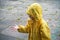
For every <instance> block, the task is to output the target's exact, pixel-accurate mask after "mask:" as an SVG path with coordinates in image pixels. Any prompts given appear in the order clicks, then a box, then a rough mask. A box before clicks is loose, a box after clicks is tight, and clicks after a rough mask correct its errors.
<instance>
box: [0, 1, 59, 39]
mask: <svg viewBox="0 0 60 40" xmlns="http://www.w3.org/2000/svg"><path fill="white" fill-rule="evenodd" d="M35 2H36V3H39V4H41V6H42V8H43V18H44V19H45V20H46V21H47V23H48V24H49V28H50V30H51V40H60V18H59V17H60V0H0V40H27V38H28V34H26V33H19V32H17V31H12V30H11V29H10V26H13V25H15V24H17V25H19V24H21V25H24V26H25V25H26V23H27V19H28V15H27V14H26V9H27V7H28V6H29V5H30V4H32V3H35Z"/></svg>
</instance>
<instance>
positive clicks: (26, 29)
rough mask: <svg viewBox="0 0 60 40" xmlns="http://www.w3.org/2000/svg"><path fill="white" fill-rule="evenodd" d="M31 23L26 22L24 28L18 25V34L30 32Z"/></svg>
mask: <svg viewBox="0 0 60 40" xmlns="http://www.w3.org/2000/svg"><path fill="white" fill-rule="evenodd" d="M30 22H31V21H30V20H28V23H27V25H26V26H25V27H24V26H22V25H18V27H19V28H18V29H17V30H18V32H22V33H28V32H29V31H30V24H31V23H30Z"/></svg>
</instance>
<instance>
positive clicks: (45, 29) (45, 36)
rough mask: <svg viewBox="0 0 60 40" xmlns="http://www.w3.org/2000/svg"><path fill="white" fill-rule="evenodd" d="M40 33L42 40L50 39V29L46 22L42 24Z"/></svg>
mask: <svg viewBox="0 0 60 40" xmlns="http://www.w3.org/2000/svg"><path fill="white" fill-rule="evenodd" d="M40 33H41V37H42V40H51V37H50V29H49V28H48V24H47V23H45V24H42V26H41V30H40Z"/></svg>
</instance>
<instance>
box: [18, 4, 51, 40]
mask: <svg viewBox="0 0 60 40" xmlns="http://www.w3.org/2000/svg"><path fill="white" fill-rule="evenodd" d="M26 12H27V14H28V15H30V16H32V17H33V18H34V19H35V20H32V18H30V19H29V20H28V23H27V25H26V26H25V27H24V26H22V25H18V26H19V28H18V32H23V33H29V38H28V40H50V29H49V28H48V24H47V23H46V22H45V20H44V19H43V18H42V7H41V6H40V5H39V4H38V3H33V4H32V5H30V6H29V7H28V9H27V11H26Z"/></svg>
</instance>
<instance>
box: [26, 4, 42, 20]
mask: <svg viewBox="0 0 60 40" xmlns="http://www.w3.org/2000/svg"><path fill="white" fill-rule="evenodd" d="M26 12H27V14H28V15H29V16H32V17H33V18H34V19H36V20H38V19H41V18H42V7H41V5H40V4H38V3H33V4H32V5H30V6H29V7H28V9H27V11H26Z"/></svg>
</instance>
